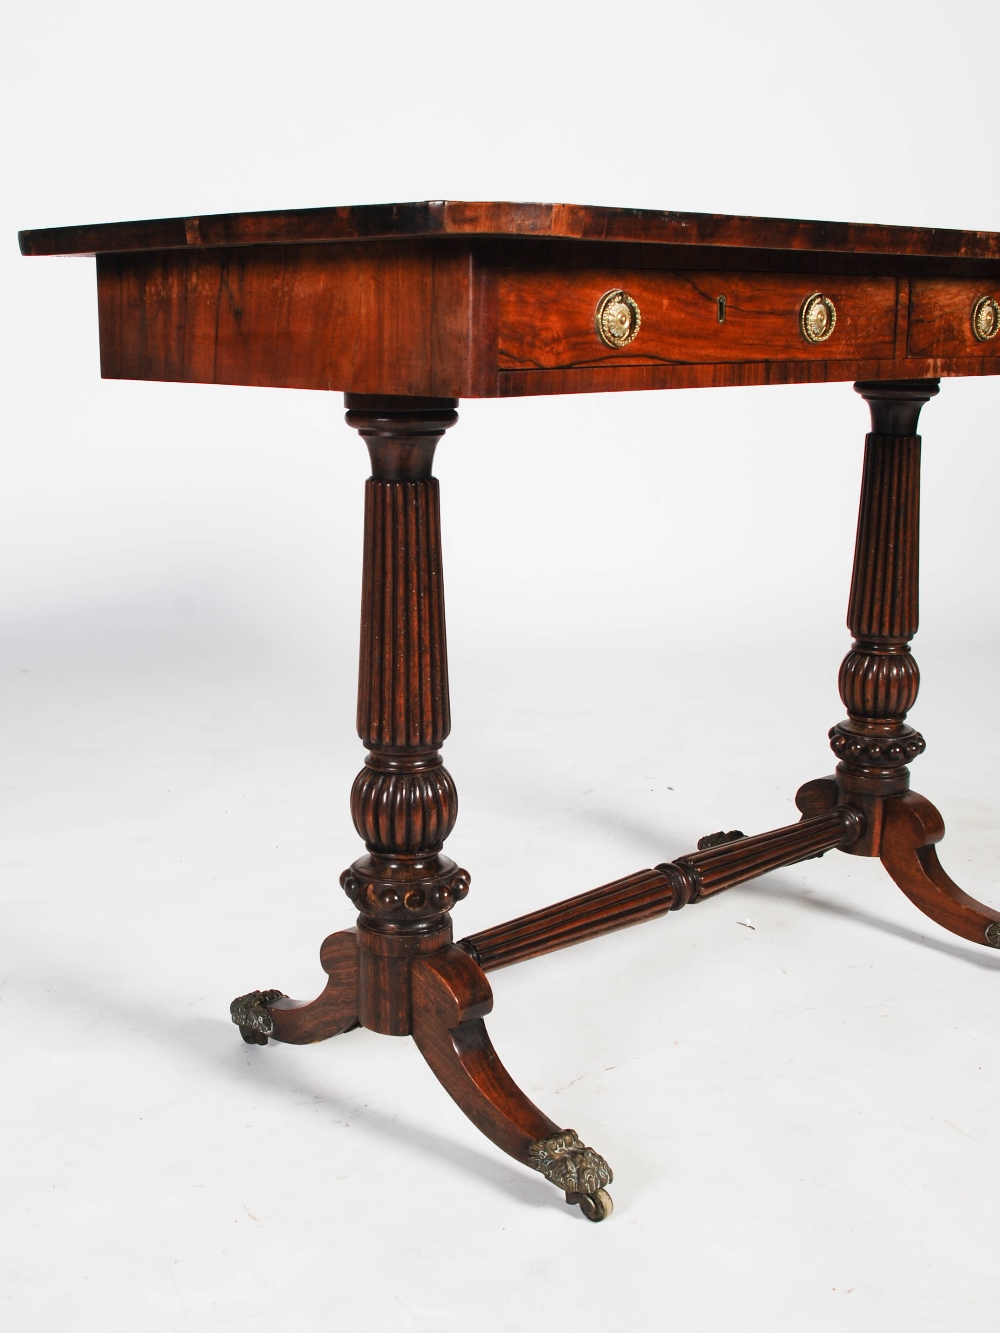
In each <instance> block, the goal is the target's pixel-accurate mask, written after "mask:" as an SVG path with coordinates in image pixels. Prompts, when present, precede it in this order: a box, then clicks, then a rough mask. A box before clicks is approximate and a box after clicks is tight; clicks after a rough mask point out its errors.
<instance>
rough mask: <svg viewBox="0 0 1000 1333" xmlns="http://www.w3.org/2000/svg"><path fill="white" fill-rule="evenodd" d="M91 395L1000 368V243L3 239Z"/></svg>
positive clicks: (506, 390)
mask: <svg viewBox="0 0 1000 1333" xmlns="http://www.w3.org/2000/svg"><path fill="white" fill-rule="evenodd" d="M20 242H21V249H22V252H23V253H24V254H27V255H54V254H94V255H96V256H97V268H98V303H99V312H100V329H101V367H102V374H103V375H105V376H106V377H108V378H124V379H153V380H181V381H189V382H200V383H206V382H207V383H225V384H256V385H271V386H279V387H289V388H313V389H339V390H344V391H348V392H354V393H381V394H410V395H417V396H432V397H452V398H460V397H495V396H511V395H521V394H542V393H567V392H586V391H595V390H628V389H653V388H680V387H689V386H699V385H733V384H764V383H788V382H801V381H822V380H853V379H866V380H874V379H922V378H932V377H937V376H944V375H982V374H987V375H995V374H998V373H1000V339H998V338H997V332H998V328H1000V234H998V233H995V232H971V231H954V230H948V229H940V228H913V227H887V226H877V225H869V224H859V223H847V222H818V221H807V220H796V219H778V218H748V217H729V216H723V215H715V214H699V213H675V212H656V211H652V210H642V209H615V208H603V207H584V206H577V205H570V204H518V203H461V202H451V201H436V202H426V203H410V204H385V205H364V206H359V207H350V208H312V209H303V210H289V211H284V212H266V213H263V212H258V213H231V214H217V215H213V216H210V217H188V218H167V219H157V220H152V221H140V222H113V223H104V224H95V225H86V226H78V227H59V228H49V229H45V230H34V231H25V232H21V233H20Z"/></svg>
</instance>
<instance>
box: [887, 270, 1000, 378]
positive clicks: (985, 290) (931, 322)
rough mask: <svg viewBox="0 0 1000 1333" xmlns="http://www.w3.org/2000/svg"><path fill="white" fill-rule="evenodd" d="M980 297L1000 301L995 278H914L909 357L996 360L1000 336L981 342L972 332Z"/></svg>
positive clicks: (999, 291) (911, 291) (999, 287)
mask: <svg viewBox="0 0 1000 1333" xmlns="http://www.w3.org/2000/svg"><path fill="white" fill-rule="evenodd" d="M980 296H992V297H993V299H994V300H995V301H1000V282H998V281H997V280H996V279H993V280H992V281H991V280H988V279H978V278H970V279H965V280H962V279H958V278H948V279H940V278H938V279H934V278H914V280H913V282H912V283H911V288H910V327H909V333H908V336H907V340H906V341H907V351H908V352H909V354H910V356H934V357H937V356H962V357H965V356H972V357H981V358H982V359H983V360H995V359H996V358H997V357H998V356H1000V338H991V339H990V340H989V341H987V342H979V340H978V339H977V338H976V336H975V334H974V333H973V331H972V307H973V305H974V304H975V303H976V301H977V300H978V299H979V297H980Z"/></svg>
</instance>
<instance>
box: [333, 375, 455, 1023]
mask: <svg viewBox="0 0 1000 1333" xmlns="http://www.w3.org/2000/svg"><path fill="white" fill-rule="evenodd" d="M455 407H456V404H455V402H454V401H453V400H451V399H421V398H375V397H368V396H362V395H358V394H349V395H347V408H348V411H347V422H348V424H349V425H351V426H353V427H355V429H356V430H358V432H359V433H360V434H361V436H362V437H363V439H364V440H365V443H366V444H367V445H368V450H369V453H370V455H371V461H372V476H371V477H370V479H369V480H368V482H367V484H366V490H365V537H364V566H363V573H362V592H361V654H360V664H359V672H358V735H359V736H360V737H361V740H362V741H363V742H364V744H365V747H366V748H367V749H368V751H369V753H368V757H367V759H366V760H365V766H364V768H363V769H362V770H361V772H360V773H359V774H358V776H357V778H356V779H355V782H354V787H353V790H352V792H351V814H352V816H353V819H354V826H355V828H356V829H357V831H358V833H359V834H360V836H361V837H362V838H363V839H364V841H365V846H366V848H367V855H365V856H363V857H361V858H360V859H359V860H358V861H355V863H354V865H352V866H351V868H350V869H349V870H346V871H345V872H344V874H343V875H342V876H341V883H342V885H343V887H344V889H345V891H346V893H347V894H348V896H349V897H350V898H351V900H352V901H353V902H354V904H355V906H356V907H357V908H358V911H359V914H360V915H359V918H358V941H359V944H360V945H361V949H362V954H363V955H364V956H363V958H362V969H361V982H360V986H361V1011H362V1012H361V1021H362V1022H363V1023H365V1025H366V1026H369V1027H373V1028H375V1029H376V1030H377V1031H380V1032H393V1033H402V1032H408V1031H409V989H408V976H409V972H408V968H409V961H408V960H409V959H410V958H411V957H413V956H415V955H416V954H418V953H423V952H431V951H434V950H436V949H439V948H442V947H444V945H445V944H447V943H448V942H449V941H450V939H451V927H450V921H449V916H448V913H449V910H450V909H451V907H452V906H453V905H454V903H455V902H456V901H457V900H458V899H460V898H463V897H464V896H465V894H466V893H467V892H468V886H469V877H468V875H467V874H466V872H465V871H464V870H459V868H458V867H457V866H456V865H455V863H454V861H452V860H450V859H449V858H448V857H446V856H443V855H442V854H441V849H442V846H443V844H444V840H445V838H447V836H448V834H449V833H450V832H451V830H452V829H453V827H454V825H455V818H456V815H457V813H458V796H457V793H456V791H455V784H454V782H453V780H452V777H451V774H450V773H449V772H448V770H447V769H446V768H445V767H444V764H443V762H442V759H441V755H440V753H439V747H440V745H441V744H442V742H443V741H444V739H445V737H446V736H447V735H448V732H449V730H450V727H451V716H450V709H449V699H448V658H447V644H446V636H445V618H444V587H443V576H442V564H441V519H440V504H439V498H438V483H437V480H436V479H435V478H434V477H433V476H431V464H432V461H433V457H434V450H435V447H436V446H437V443H438V441H439V440H440V438H441V436H442V435H443V434H444V432H445V431H446V430H447V429H448V427H449V426H451V425H453V424H454V423H455V421H456V420H457V419H458V416H457V413H456V411H455Z"/></svg>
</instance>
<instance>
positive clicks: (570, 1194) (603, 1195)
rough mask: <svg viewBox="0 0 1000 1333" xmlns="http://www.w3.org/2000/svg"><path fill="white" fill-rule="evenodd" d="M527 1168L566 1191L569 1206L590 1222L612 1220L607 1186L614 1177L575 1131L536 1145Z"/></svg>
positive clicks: (566, 1132)
mask: <svg viewBox="0 0 1000 1333" xmlns="http://www.w3.org/2000/svg"><path fill="white" fill-rule="evenodd" d="M528 1165H529V1166H530V1167H533V1168H534V1169H535V1170H536V1171H540V1172H541V1173H542V1175H543V1176H544V1177H545V1179H546V1180H550V1181H551V1182H552V1184H553V1185H555V1186H557V1188H559V1189H561V1190H564V1191H565V1194H566V1202H567V1203H571V1204H578V1205H579V1206H580V1210H581V1212H582V1213H583V1215H584V1217H586V1218H587V1220H588V1221H590V1222H603V1221H604V1219H605V1218H607V1217H610V1216H611V1212H612V1209H613V1208H614V1204H613V1203H612V1202H611V1195H610V1194H609V1193H608V1192H607V1190H606V1189H605V1188H604V1186H605V1185H610V1184H611V1182H612V1180H614V1175H613V1174H612V1171H611V1168H610V1166H608V1164H607V1162H606V1161H605V1160H604V1158H603V1157H602V1156H601V1155H600V1153H596V1152H594V1150H593V1148H588V1147H587V1146H586V1145H585V1144H583V1143H581V1142H580V1138H579V1135H578V1134H577V1132H576V1130H574V1129H564V1130H563V1131H562V1133H560V1134H553V1135H552V1136H551V1138H547V1139H539V1140H538V1141H537V1142H535V1143H533V1144H532V1145H531V1146H530V1147H529V1149H528Z"/></svg>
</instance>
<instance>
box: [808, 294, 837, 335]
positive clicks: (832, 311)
mask: <svg viewBox="0 0 1000 1333" xmlns="http://www.w3.org/2000/svg"><path fill="white" fill-rule="evenodd" d="M836 324H837V307H836V306H835V305H834V304H833V302H832V301H831V300H830V298H829V297H828V296H824V295H823V293H822V292H813V293H812V294H811V295H810V296H807V297H806V299H805V300H804V301H803V302H802V306H801V308H800V310H799V329H800V330H801V332H802V336H803V338H805V340H806V342H810V343H825V342H826V340H827V338H829V337H830V335H831V334H832V333H833V330H834V328H835V327H836Z"/></svg>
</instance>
